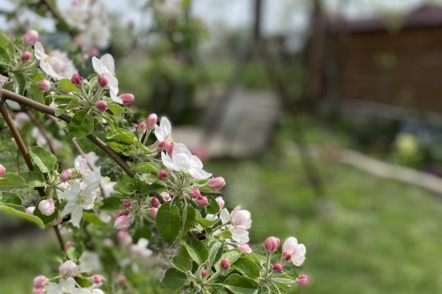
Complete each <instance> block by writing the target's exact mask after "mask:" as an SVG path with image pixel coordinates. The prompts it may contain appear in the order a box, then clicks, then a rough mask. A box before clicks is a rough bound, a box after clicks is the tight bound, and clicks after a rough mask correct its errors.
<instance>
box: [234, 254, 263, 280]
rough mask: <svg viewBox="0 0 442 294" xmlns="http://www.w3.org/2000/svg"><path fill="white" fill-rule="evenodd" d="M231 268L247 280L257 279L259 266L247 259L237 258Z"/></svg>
mask: <svg viewBox="0 0 442 294" xmlns="http://www.w3.org/2000/svg"><path fill="white" fill-rule="evenodd" d="M233 267H234V268H235V269H236V270H237V271H239V272H240V273H242V274H243V275H245V276H247V277H249V278H259V274H260V269H259V266H258V265H257V264H256V263H254V262H253V261H251V260H250V259H248V258H247V257H244V256H242V257H240V258H238V260H237V261H236V262H235V263H234V264H233Z"/></svg>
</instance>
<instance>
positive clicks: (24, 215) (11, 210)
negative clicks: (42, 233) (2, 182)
mask: <svg viewBox="0 0 442 294" xmlns="http://www.w3.org/2000/svg"><path fill="white" fill-rule="evenodd" d="M0 210H1V211H4V212H6V213H9V214H12V215H15V216H18V217H21V218H24V219H26V220H29V221H32V222H34V223H36V224H37V225H38V226H39V227H40V229H44V228H45V224H44V223H43V221H42V220H41V219H39V218H38V217H36V216H35V215H30V214H27V213H26V212H24V208H23V211H21V210H18V209H15V208H14V207H12V206H10V205H8V204H3V203H0Z"/></svg>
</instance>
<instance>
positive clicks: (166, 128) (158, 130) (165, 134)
mask: <svg viewBox="0 0 442 294" xmlns="http://www.w3.org/2000/svg"><path fill="white" fill-rule="evenodd" d="M154 133H155V137H157V140H158V142H161V141H164V140H167V141H172V125H171V124H170V121H169V120H168V119H167V118H166V117H164V116H163V117H162V118H161V121H160V125H159V126H158V125H155V131H154Z"/></svg>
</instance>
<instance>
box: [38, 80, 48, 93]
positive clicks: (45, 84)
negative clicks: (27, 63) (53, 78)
mask: <svg viewBox="0 0 442 294" xmlns="http://www.w3.org/2000/svg"><path fill="white" fill-rule="evenodd" d="M38 87H39V88H40V90H42V91H43V92H47V91H49V90H50V89H51V82H49V81H48V80H41V81H40V82H38Z"/></svg>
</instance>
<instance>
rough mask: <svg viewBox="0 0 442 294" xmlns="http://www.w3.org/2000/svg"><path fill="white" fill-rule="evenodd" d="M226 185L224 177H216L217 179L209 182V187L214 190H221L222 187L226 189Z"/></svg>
mask: <svg viewBox="0 0 442 294" xmlns="http://www.w3.org/2000/svg"><path fill="white" fill-rule="evenodd" d="M225 185H226V181H225V180H224V178H223V177H216V178H212V179H210V180H209V186H210V188H212V189H217V190H219V189H221V188H222V187H224V186H225Z"/></svg>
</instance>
